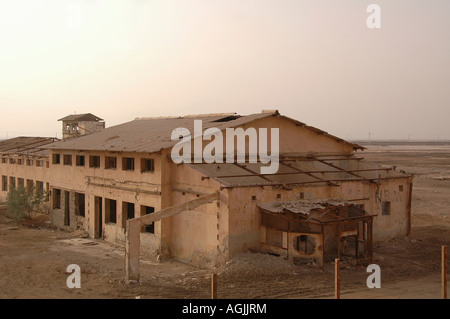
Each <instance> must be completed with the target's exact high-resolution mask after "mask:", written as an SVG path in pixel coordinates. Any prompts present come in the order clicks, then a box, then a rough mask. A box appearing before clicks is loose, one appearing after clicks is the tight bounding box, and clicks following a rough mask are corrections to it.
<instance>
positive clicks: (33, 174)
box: [0, 156, 50, 202]
mask: <svg viewBox="0 0 450 319" xmlns="http://www.w3.org/2000/svg"><path fill="white" fill-rule="evenodd" d="M3 158H8V159H9V158H15V159H16V163H15V164H9V161H8V163H1V162H0V176H7V177H8V188H9V178H10V177H15V179H16V187H17V186H18V185H19V181H18V179H19V178H23V179H24V181H25V186H26V182H27V180H32V181H33V185H34V186H36V182H37V181H40V182H43V183H44V190H45V191H48V190H47V189H46V187H47V186H46V185H47V183H49V182H50V169H49V168H47V162H48V159H47V158H45V157H42V158H32V157H25V156H9V157H3ZM19 159H22V161H23V164H22V165H20V164H18V160H19ZM27 159H29V160H32V161H33V163H32V164H33V165H27V162H26V161H27ZM38 160H39V161H42V164H43V166H41V167H38V166H37V165H36V164H37V161H38ZM0 186H1V185H0ZM7 194H8V192H7V191H2V189H1V188H0V201H1V202H3V201H5V200H6V196H7Z"/></svg>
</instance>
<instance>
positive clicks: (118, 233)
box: [50, 151, 161, 253]
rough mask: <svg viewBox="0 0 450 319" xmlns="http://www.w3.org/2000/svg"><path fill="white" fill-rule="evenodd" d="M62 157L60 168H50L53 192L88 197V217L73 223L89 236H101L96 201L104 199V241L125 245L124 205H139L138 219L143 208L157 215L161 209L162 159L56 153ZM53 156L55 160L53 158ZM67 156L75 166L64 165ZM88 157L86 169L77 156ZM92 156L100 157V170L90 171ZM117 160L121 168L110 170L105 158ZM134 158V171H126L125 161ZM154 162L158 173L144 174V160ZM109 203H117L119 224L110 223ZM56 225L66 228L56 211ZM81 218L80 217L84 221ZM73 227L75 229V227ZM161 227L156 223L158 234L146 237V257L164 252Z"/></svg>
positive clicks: (103, 154) (115, 154) (144, 250)
mask: <svg viewBox="0 0 450 319" xmlns="http://www.w3.org/2000/svg"><path fill="white" fill-rule="evenodd" d="M52 153H53V154H61V163H60V164H53V163H52V164H50V168H51V171H52V176H51V182H52V187H53V188H58V189H61V190H63V191H64V190H67V189H72V190H75V191H76V192H80V193H83V194H85V196H86V217H85V218H84V220H83V221H81V222H80V221H78V220H76V219H72V218H71V221H72V220H73V221H76V222H77V224H78V225H83V226H82V227H83V228H84V229H85V230H86V231H87V232H88V234H89V236H90V237H92V238H96V237H98V236H99V234H98V227H99V225H98V223H99V220H98V218H99V216H95V197H100V198H101V199H102V207H103V212H102V214H101V224H102V230H103V231H102V238H104V239H105V240H107V241H109V242H112V243H116V244H120V245H124V244H125V220H124V218H123V212H122V203H123V202H129V203H133V204H134V205H135V217H139V216H140V214H141V206H151V207H154V208H155V211H158V210H160V209H161V196H160V193H161V183H160V179H161V157H160V155H157V154H152V155H149V154H138V153H112V152H79V151H52ZM53 154H52V156H53ZM63 155H71V156H72V165H70V166H69V165H64V162H63ZM77 155H83V156H85V165H84V166H77V165H76V156H77ZM89 156H100V167H98V168H91V167H89ZM107 156H108V157H117V167H116V168H115V169H106V167H105V157H107ZM125 157H132V158H134V159H135V169H134V171H124V170H122V159H123V158H125ZM142 158H152V159H154V161H155V162H154V163H155V170H154V172H144V173H143V172H141V159H142ZM106 199H112V200H116V203H117V212H116V213H117V222H116V223H106V220H105V213H106ZM54 214H55V219H54V222H55V225H57V226H58V227H61V228H65V226H64V224H63V221H64V218H63V217H64V215H63V213H62V212H61V211H60V210H55V211H54ZM80 218H81V217H78V219H80ZM71 226H72V225H71ZM160 237H161V225H160V222H155V233H154V234H150V233H142V234H141V244H142V251H143V253H154V252H156V251H158V250H159V249H160V247H159V246H160Z"/></svg>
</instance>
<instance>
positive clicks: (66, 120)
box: [58, 113, 105, 139]
mask: <svg viewBox="0 0 450 319" xmlns="http://www.w3.org/2000/svg"><path fill="white" fill-rule="evenodd" d="M58 121H62V133H63V139H68V138H72V137H79V136H83V135H87V134H91V133H95V132H99V131H101V130H103V129H104V128H105V121H104V120H103V119H101V118H99V117H98V116H95V115H94V114H91V113H86V114H72V115H69V116H66V117H63V118H62V119H59V120H58Z"/></svg>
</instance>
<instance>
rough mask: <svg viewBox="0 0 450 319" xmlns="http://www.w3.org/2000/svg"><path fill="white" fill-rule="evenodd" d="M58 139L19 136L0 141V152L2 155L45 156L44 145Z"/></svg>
mask: <svg viewBox="0 0 450 319" xmlns="http://www.w3.org/2000/svg"><path fill="white" fill-rule="evenodd" d="M55 141H58V139H57V138H53V137H28V136H21V137H15V138H11V139H8V140H3V141H0V153H1V154H3V155H10V154H14V155H28V156H47V155H48V153H49V151H48V150H46V149H45V147H46V145H49V144H51V143H54V142H55Z"/></svg>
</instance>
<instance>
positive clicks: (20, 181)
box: [2, 176, 50, 200]
mask: <svg viewBox="0 0 450 319" xmlns="http://www.w3.org/2000/svg"><path fill="white" fill-rule="evenodd" d="M8 186H9V188H8ZM16 186H17V187H24V188H25V189H26V190H27V191H28V192H29V193H30V192H31V190H32V189H33V187H34V181H33V180H32V179H27V180H26V185H25V179H24V178H20V177H19V178H17V184H16V177H9V178H8V176H2V191H3V192H7V191H8V190H10V189H13V188H14V189H15V188H16ZM49 187H50V186H49V183H47V189H48V188H49ZM35 191H36V193H37V194H39V197H41V198H44V195H45V193H44V182H41V181H36V190H35ZM45 200H48V195H46V196H45Z"/></svg>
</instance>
